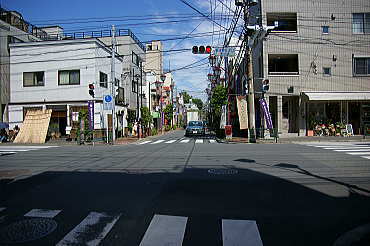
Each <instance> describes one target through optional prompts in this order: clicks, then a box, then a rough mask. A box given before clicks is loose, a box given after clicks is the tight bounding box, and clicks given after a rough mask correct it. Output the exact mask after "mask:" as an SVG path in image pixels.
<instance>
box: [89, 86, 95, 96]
mask: <svg viewBox="0 0 370 246" xmlns="http://www.w3.org/2000/svg"><path fill="white" fill-rule="evenodd" d="M94 89H95V87H94V84H89V94H90V96H92V97H94V96H95V92H94Z"/></svg>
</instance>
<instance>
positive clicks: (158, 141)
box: [151, 139, 164, 144]
mask: <svg viewBox="0 0 370 246" xmlns="http://www.w3.org/2000/svg"><path fill="white" fill-rule="evenodd" d="M162 142H164V140H163V139H162V140H157V141H155V142H153V143H151V144H158V143H162Z"/></svg>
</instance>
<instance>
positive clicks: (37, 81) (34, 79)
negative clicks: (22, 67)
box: [23, 72, 45, 87]
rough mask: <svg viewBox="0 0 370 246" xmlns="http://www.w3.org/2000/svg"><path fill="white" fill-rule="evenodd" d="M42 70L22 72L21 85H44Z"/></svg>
mask: <svg viewBox="0 0 370 246" xmlns="http://www.w3.org/2000/svg"><path fill="white" fill-rule="evenodd" d="M44 85H45V83H44V72H25V73H23V86H24V87H28V86H44Z"/></svg>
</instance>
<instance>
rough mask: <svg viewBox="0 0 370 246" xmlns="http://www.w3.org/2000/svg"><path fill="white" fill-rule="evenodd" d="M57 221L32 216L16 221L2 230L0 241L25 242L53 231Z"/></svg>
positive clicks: (0, 231)
mask: <svg viewBox="0 0 370 246" xmlns="http://www.w3.org/2000/svg"><path fill="white" fill-rule="evenodd" d="M56 228H57V222H55V221H54V220H52V219H47V218H32V219H26V220H21V221H17V222H14V223H12V224H10V225H8V226H7V227H5V228H3V229H2V230H0V243H8V244H9V243H23V242H29V241H33V240H36V239H39V238H42V237H45V236H46V235H48V234H50V233H52V232H53V231H54V230H55V229H56Z"/></svg>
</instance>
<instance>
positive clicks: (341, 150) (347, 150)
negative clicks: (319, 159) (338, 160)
mask: <svg viewBox="0 0 370 246" xmlns="http://www.w3.org/2000/svg"><path fill="white" fill-rule="evenodd" d="M368 150H369V152H370V149H334V150H333V151H337V152H352V151H353V152H356V151H368Z"/></svg>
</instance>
